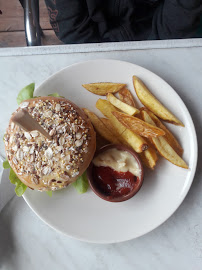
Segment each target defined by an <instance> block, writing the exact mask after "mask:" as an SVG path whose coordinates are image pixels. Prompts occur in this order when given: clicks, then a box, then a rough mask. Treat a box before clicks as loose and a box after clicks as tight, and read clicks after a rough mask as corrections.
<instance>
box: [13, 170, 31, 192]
mask: <svg viewBox="0 0 202 270" xmlns="http://www.w3.org/2000/svg"><path fill="white" fill-rule="evenodd" d="M9 179H10V182H11V184H14V185H15V186H16V187H15V193H16V195H17V196H18V197H21V196H22V194H23V193H24V192H25V190H26V189H27V186H26V185H25V184H23V183H22V182H21V181H20V179H19V178H18V177H17V175H16V174H15V173H14V171H13V169H11V168H10V174H9Z"/></svg>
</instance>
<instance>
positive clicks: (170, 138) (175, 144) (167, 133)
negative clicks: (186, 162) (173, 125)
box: [146, 109, 183, 157]
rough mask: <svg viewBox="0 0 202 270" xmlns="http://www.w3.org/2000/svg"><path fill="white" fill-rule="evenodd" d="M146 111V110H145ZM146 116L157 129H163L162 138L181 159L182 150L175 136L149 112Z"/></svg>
mask: <svg viewBox="0 0 202 270" xmlns="http://www.w3.org/2000/svg"><path fill="white" fill-rule="evenodd" d="M146 110H147V109H146ZM147 112H148V114H149V115H150V117H151V118H152V120H153V121H154V123H155V124H156V126H157V127H159V128H161V129H163V130H164V131H165V135H164V138H165V139H166V140H167V142H168V143H169V144H170V146H171V147H172V148H173V149H174V150H175V152H176V153H177V154H178V155H179V156H180V157H181V156H182V154H183V148H182V147H181V145H180V144H179V142H178V141H177V139H176V138H175V136H174V135H173V134H172V133H171V132H170V130H168V128H167V127H166V126H164V124H163V123H162V122H161V121H160V120H159V119H158V117H157V116H156V115H154V114H153V113H152V112H151V111H149V110H147Z"/></svg>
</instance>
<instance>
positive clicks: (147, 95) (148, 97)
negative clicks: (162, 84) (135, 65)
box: [133, 76, 184, 126]
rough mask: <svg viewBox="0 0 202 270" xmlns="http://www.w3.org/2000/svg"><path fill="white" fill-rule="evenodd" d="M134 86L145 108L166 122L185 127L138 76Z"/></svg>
mask: <svg viewBox="0 0 202 270" xmlns="http://www.w3.org/2000/svg"><path fill="white" fill-rule="evenodd" d="M133 85H134V88H135V91H136V94H137V96H138V98H139V100H140V101H141V102H142V104H143V105H144V106H145V107H147V108H148V109H149V110H150V111H152V112H153V113H154V114H155V115H157V116H158V117H159V118H161V119H163V120H165V121H168V122H170V123H173V124H175V125H180V126H184V125H183V123H182V122H181V121H180V120H179V119H178V118H177V117H175V116H174V115H173V114H172V113H171V112H170V111H169V110H168V109H167V108H166V107H164V106H163V104H162V103H161V102H160V101H159V100H158V99H157V98H156V97H154V96H153V95H152V94H151V92H150V91H149V90H148V88H147V87H146V86H145V85H144V83H143V82H142V81H141V80H140V79H139V78H137V77H136V76H133Z"/></svg>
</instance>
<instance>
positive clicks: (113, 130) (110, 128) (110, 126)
mask: <svg viewBox="0 0 202 270" xmlns="http://www.w3.org/2000/svg"><path fill="white" fill-rule="evenodd" d="M100 120H101V121H102V123H103V124H104V125H105V126H106V128H108V129H109V130H110V131H111V133H112V134H113V135H114V136H115V137H116V138H118V137H119V133H118V132H117V131H116V129H115V128H114V126H113V125H112V124H111V121H110V120H109V119H108V118H104V117H101V118H100Z"/></svg>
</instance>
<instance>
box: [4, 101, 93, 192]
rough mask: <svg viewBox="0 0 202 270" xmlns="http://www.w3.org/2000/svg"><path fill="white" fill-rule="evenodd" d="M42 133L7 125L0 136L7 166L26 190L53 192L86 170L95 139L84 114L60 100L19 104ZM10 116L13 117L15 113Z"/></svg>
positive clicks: (68, 102) (12, 124) (10, 123)
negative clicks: (39, 127)
mask: <svg viewBox="0 0 202 270" xmlns="http://www.w3.org/2000/svg"><path fill="white" fill-rule="evenodd" d="M22 108H23V109H25V110H27V112H28V113H29V114H30V115H31V116H32V117H33V118H34V119H35V120H36V121H37V122H38V123H39V124H40V125H41V126H42V127H43V128H44V130H46V131H47V132H48V133H49V135H50V136H51V138H52V139H51V140H49V139H47V138H46V137H44V136H43V135H42V134H41V133H40V132H38V131H36V130H33V131H31V132H26V131H25V130H23V129H22V128H21V127H19V126H18V125H16V124H14V122H12V121H11V120H10V121H9V125H8V128H7V130H6V134H5V136H4V142H5V150H6V155H7V159H8V162H9V164H10V166H11V168H12V169H13V171H14V172H15V174H16V175H17V177H18V178H19V179H20V180H21V182H22V183H24V184H25V185H26V186H28V187H30V188H31V189H36V190H39V191H50V190H52V191H55V190H58V189H62V188H64V187H66V186H67V185H68V184H70V183H72V182H74V181H75V180H76V179H77V178H78V177H79V176H81V175H82V174H83V173H84V171H85V170H86V169H87V167H88V166H89V164H90V162H91V160H92V158H93V155H94V153H95V149H96V135H95V132H94V129H93V126H92V124H91V122H90V120H89V119H88V118H87V116H86V115H85V114H84V112H83V111H82V110H81V109H80V108H79V107H78V106H76V105H75V104H74V103H72V102H71V101H69V100H67V99H65V98H61V97H52V96H48V97H38V98H34V99H28V100H25V101H23V102H22V103H21V104H20V106H19V108H18V109H17V110H16V112H18V111H19V110H21V109H22ZM16 112H14V113H13V115H14V114H15V113H16Z"/></svg>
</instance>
